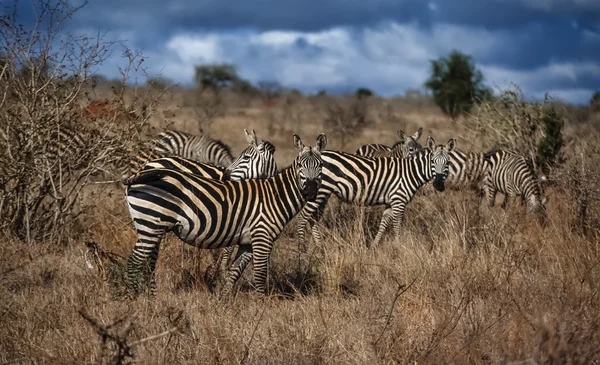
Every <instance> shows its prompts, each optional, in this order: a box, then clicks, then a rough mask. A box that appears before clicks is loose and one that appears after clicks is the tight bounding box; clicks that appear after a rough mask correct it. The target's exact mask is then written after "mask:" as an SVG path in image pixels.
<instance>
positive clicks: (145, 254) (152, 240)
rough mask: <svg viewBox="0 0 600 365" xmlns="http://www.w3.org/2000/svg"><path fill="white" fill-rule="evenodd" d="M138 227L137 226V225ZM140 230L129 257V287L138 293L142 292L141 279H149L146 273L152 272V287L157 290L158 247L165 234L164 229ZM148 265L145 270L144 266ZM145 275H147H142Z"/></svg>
mask: <svg viewBox="0 0 600 365" xmlns="http://www.w3.org/2000/svg"><path fill="white" fill-rule="evenodd" d="M136 228H137V227H136ZM137 231H138V240H137V242H136V243H135V247H134V248H133V251H132V252H131V254H130V255H129V258H128V259H127V278H128V283H127V284H128V286H129V289H132V290H133V291H134V292H135V293H136V294H137V293H139V292H140V289H141V287H140V279H144V280H148V277H147V276H146V275H144V274H148V272H149V274H150V276H151V277H152V278H151V279H150V288H151V290H152V286H154V290H156V279H154V275H155V273H154V269H155V268H156V260H157V259H158V247H159V245H160V241H161V240H162V237H163V236H164V234H165V231H164V230H160V231H158V230H148V231H142V230H140V229H138V230H137ZM145 265H148V266H147V267H146V269H148V271H145V270H143V269H144V266H145ZM142 275H144V276H145V277H142Z"/></svg>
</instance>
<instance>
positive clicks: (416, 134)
mask: <svg viewBox="0 0 600 365" xmlns="http://www.w3.org/2000/svg"><path fill="white" fill-rule="evenodd" d="M421 134H423V128H422V127H421V128H419V130H418V131H417V132H416V133H415V134H413V135H412V138H413V139H414V140H415V142H416V141H418V140H419V138H421Z"/></svg>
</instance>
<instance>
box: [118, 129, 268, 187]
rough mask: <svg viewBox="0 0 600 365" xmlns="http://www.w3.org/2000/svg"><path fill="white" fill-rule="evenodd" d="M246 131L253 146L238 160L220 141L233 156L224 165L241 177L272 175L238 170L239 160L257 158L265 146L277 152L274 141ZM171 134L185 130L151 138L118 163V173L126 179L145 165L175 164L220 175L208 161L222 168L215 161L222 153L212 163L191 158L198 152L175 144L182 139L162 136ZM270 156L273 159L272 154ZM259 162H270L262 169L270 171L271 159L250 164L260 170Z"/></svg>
mask: <svg viewBox="0 0 600 365" xmlns="http://www.w3.org/2000/svg"><path fill="white" fill-rule="evenodd" d="M244 131H245V133H246V140H247V141H248V145H249V146H250V147H251V148H250V149H246V150H244V152H242V154H241V155H240V156H239V157H238V158H237V159H236V160H235V162H233V161H231V160H232V158H231V154H230V152H229V147H227V146H225V145H224V144H222V142H220V141H217V142H218V144H219V145H223V146H225V150H226V151H227V154H228V156H229V158H230V163H229V165H227V166H224V167H227V170H228V171H232V170H236V171H238V173H240V172H241V175H240V177H239V178H241V179H244V178H248V177H253V178H260V177H269V176H271V175H261V174H253V173H252V172H250V171H248V172H245V170H243V169H235V167H236V166H235V165H236V164H237V163H240V162H241V161H243V159H247V158H248V157H254V156H255V155H254V154H255V153H256V154H257V155H256V157H258V156H261V155H263V154H264V153H265V151H266V150H263V149H264V148H267V149H270V150H271V153H270V154H271V155H272V154H273V153H275V147H274V146H273V144H271V143H270V142H268V141H265V142H263V141H262V140H261V139H260V138H258V137H256V133H255V132H254V130H251V134H250V133H249V132H248V131H246V130H245V129H244ZM172 133H176V134H180V133H182V132H175V131H166V132H163V133H161V134H160V135H159V136H158V137H157V138H156V139H154V140H152V141H151V142H150V143H149V145H147V146H145V148H142V149H141V150H140V151H137V152H136V154H135V155H134V156H133V157H131V158H129V159H128V160H126V161H125V162H121V163H119V164H117V165H118V166H117V167H116V170H118V171H119V174H120V175H121V177H122V179H127V178H129V177H131V176H132V175H133V174H135V173H137V172H138V171H140V170H142V168H144V167H145V166H148V168H151V167H152V166H154V167H155V168H160V167H167V168H171V166H175V167H177V166H179V167H181V168H182V169H183V171H187V169H188V168H190V169H192V170H193V169H195V168H199V169H200V170H201V171H204V172H206V171H210V172H207V173H208V174H209V176H206V177H211V175H213V174H214V173H217V174H218V172H214V171H217V170H215V169H212V168H211V167H210V166H207V165H205V164H211V165H215V166H218V167H223V166H222V165H221V164H217V163H216V162H215V161H217V157H219V156H221V155H220V154H216V155H215V156H216V157H215V158H214V159H213V162H202V161H200V160H198V159H195V158H192V157H191V156H195V154H194V152H193V151H191V149H190V148H189V147H190V146H188V145H185V146H184V147H182V148H180V147H174V146H175V145H177V144H179V143H180V142H181V140H182V139H169V138H165V137H162V135H167V134H168V135H171V134H172ZM196 137H202V138H204V140H205V141H208V140H209V138H208V137H205V136H191V139H190V140H191V141H194V142H193V143H192V144H195V143H200V142H199V141H198V139H197V138H196ZM174 141H178V142H174ZM211 141H212V140H211ZM201 150H203V149H202V148H200V149H197V150H196V151H201ZM204 150H205V151H209V150H211V148H207V149H204ZM212 150H213V151H216V149H212ZM267 152H268V151H267ZM175 156H177V157H180V158H175ZM169 158H173V159H172V160H169ZM270 159H271V160H272V157H271V158H270ZM260 161H263V162H264V163H267V165H265V168H264V169H263V172H267V169H266V168H270V167H269V165H270V162H268V161H270V160H269V158H267V159H262V160H261V159H259V160H257V162H258V163H259V164H251V165H250V166H253V168H255V169H257V168H258V169H261V166H260ZM195 162H196V163H200V165H196V164H195ZM273 162H274V160H273ZM162 163H165V164H166V165H161V164H162ZM194 166H196V167H194ZM221 170H222V169H221ZM188 172H191V173H195V172H193V171H188ZM204 172H200V173H198V174H199V175H201V176H204ZM211 178H212V177H211ZM216 178H217V179H221V175H219V176H218V177H216Z"/></svg>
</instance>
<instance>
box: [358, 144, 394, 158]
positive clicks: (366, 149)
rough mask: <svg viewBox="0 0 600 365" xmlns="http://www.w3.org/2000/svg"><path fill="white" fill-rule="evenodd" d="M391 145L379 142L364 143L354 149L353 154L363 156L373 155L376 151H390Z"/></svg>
mask: <svg viewBox="0 0 600 365" xmlns="http://www.w3.org/2000/svg"><path fill="white" fill-rule="evenodd" d="M391 149H392V147H390V146H386V145H384V144H379V143H371V144H365V145H362V146H360V147H358V149H357V150H356V152H355V154H356V155H358V156H364V157H373V156H374V155H375V154H376V153H380V152H388V151H391Z"/></svg>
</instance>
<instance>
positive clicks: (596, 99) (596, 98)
mask: <svg viewBox="0 0 600 365" xmlns="http://www.w3.org/2000/svg"><path fill="white" fill-rule="evenodd" d="M590 105H591V106H595V105H600V91H596V92H595V93H594V95H592V98H591V99H590Z"/></svg>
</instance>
